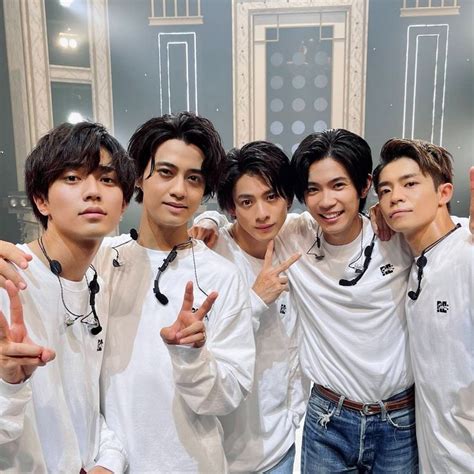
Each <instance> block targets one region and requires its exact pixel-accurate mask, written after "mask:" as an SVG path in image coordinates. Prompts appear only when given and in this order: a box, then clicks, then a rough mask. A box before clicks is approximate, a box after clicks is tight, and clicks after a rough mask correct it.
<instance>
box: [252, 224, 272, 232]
mask: <svg viewBox="0 0 474 474" xmlns="http://www.w3.org/2000/svg"><path fill="white" fill-rule="evenodd" d="M274 225H275V224H266V225H259V226H256V227H255V228H256V229H257V230H260V231H267V230H270V229H272V228H273V226H274Z"/></svg>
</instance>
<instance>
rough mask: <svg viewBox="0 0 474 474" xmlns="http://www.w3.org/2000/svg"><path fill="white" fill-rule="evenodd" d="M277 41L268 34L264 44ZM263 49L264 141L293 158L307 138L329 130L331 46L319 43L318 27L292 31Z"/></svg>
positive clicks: (272, 31)
mask: <svg viewBox="0 0 474 474" xmlns="http://www.w3.org/2000/svg"><path fill="white" fill-rule="evenodd" d="M327 28H328V27H324V29H325V31H324V35H323V36H324V37H328V36H332V34H330V35H328V31H327ZM331 33H332V32H331ZM275 37H276V31H275V29H274V28H268V29H267V39H274V38H275ZM266 47H267V50H266V70H267V77H266V83H267V87H266V91H267V97H266V109H267V110H266V113H267V115H266V117H267V132H266V133H267V140H269V141H271V142H273V143H278V146H280V147H282V149H283V150H284V151H285V152H286V153H287V154H288V155H289V156H291V155H292V154H293V153H294V151H295V150H296V148H297V147H298V145H299V144H300V142H301V140H303V139H304V138H305V136H307V135H308V134H310V133H313V132H315V131H316V132H317V131H321V130H325V129H326V128H328V127H329V126H330V123H331V82H332V77H331V65H332V42H331V41H320V40H319V28H318V27H290V28H280V31H279V41H278V42H268V43H267V44H266Z"/></svg>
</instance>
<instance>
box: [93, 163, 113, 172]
mask: <svg viewBox="0 0 474 474" xmlns="http://www.w3.org/2000/svg"><path fill="white" fill-rule="evenodd" d="M97 169H98V170H99V171H101V172H103V173H110V172H112V171H115V166H113V165H112V164H109V165H99V166H98V167H97Z"/></svg>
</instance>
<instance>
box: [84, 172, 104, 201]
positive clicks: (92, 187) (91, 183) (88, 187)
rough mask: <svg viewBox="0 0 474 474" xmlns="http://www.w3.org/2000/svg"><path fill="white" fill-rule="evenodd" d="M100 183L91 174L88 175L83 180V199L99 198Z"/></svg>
mask: <svg viewBox="0 0 474 474" xmlns="http://www.w3.org/2000/svg"><path fill="white" fill-rule="evenodd" d="M100 198H101V192H100V184H99V181H98V179H97V178H96V177H95V176H94V175H93V174H90V175H88V176H87V177H86V178H85V180H84V200H86V201H87V200H94V201H95V200H100Z"/></svg>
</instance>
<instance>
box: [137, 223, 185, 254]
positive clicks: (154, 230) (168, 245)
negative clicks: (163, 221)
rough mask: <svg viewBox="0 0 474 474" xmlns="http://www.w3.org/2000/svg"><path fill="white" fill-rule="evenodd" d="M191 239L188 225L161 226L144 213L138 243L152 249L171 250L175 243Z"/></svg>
mask: <svg viewBox="0 0 474 474" xmlns="http://www.w3.org/2000/svg"><path fill="white" fill-rule="evenodd" d="M188 239H189V235H188V229H187V225H186V224H184V225H182V226H179V227H167V226H160V225H157V224H156V223H154V222H152V221H151V220H150V219H149V218H147V216H145V215H142V218H141V220H140V227H139V229H138V243H139V244H140V245H141V246H142V247H145V248H148V249H152V250H171V249H172V248H173V247H174V246H175V245H178V244H182V243H183V242H186V240H188Z"/></svg>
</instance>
